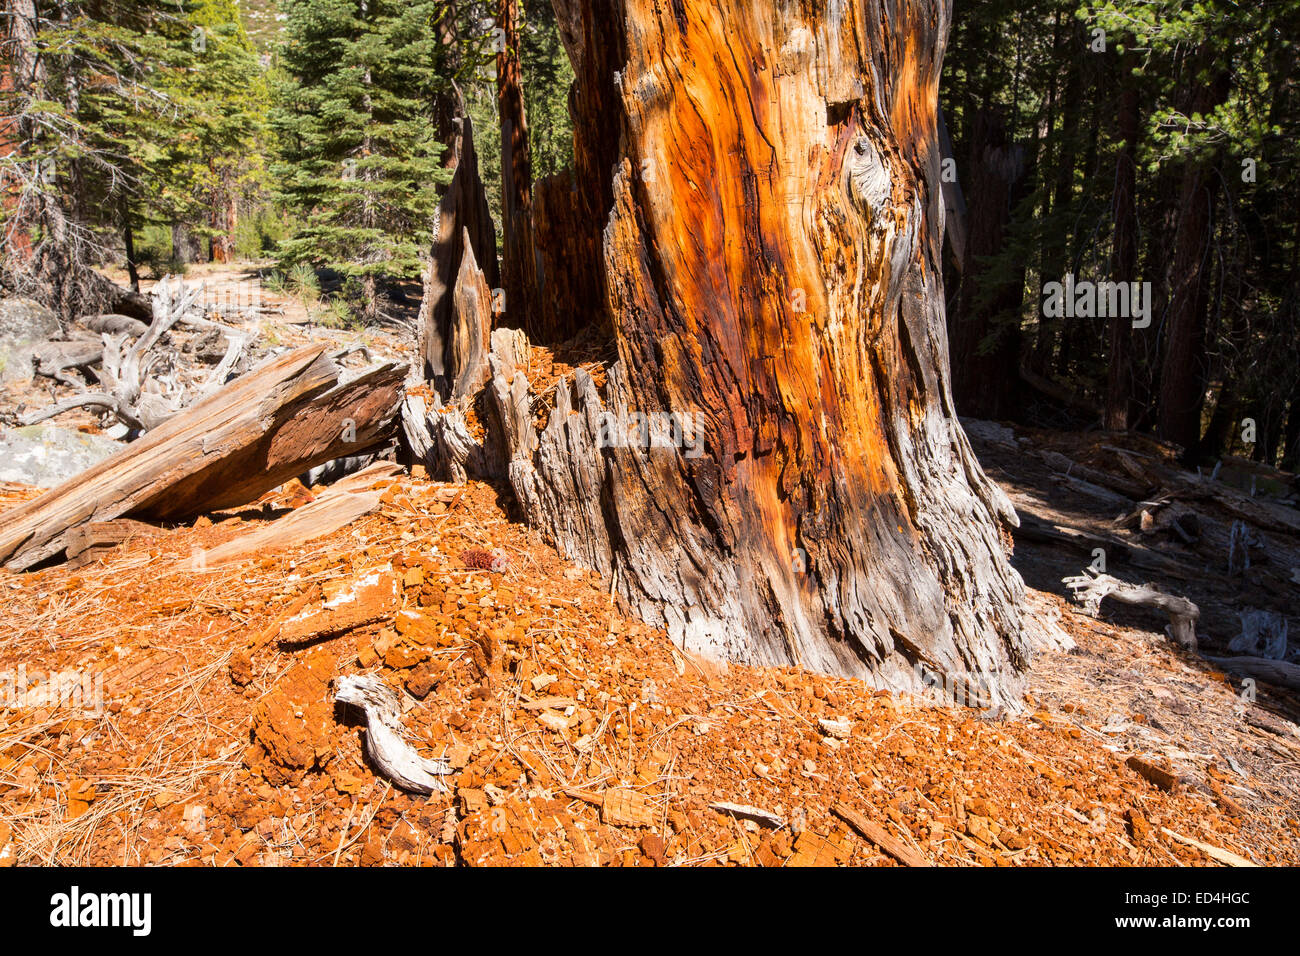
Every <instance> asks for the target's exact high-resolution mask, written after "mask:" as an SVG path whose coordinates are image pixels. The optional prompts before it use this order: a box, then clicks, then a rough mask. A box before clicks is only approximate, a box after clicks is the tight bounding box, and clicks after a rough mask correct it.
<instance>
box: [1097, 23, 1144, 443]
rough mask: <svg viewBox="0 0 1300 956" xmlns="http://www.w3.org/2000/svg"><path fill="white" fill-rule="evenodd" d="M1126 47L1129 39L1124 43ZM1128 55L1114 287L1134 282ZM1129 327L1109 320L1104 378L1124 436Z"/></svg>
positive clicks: (1134, 118) (1133, 138)
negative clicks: (1107, 358)
mask: <svg viewBox="0 0 1300 956" xmlns="http://www.w3.org/2000/svg"><path fill="white" fill-rule="evenodd" d="M1126 46H1127V47H1131V46H1132V37H1127V38H1126ZM1133 66H1134V62H1133V55H1132V54H1131V53H1126V54H1125V55H1124V58H1123V59H1122V61H1121V62H1120V95H1119V118H1118V124H1117V125H1118V133H1119V138H1120V141H1121V143H1122V144H1123V145H1121V146H1120V149H1119V155H1118V156H1117V157H1116V160H1115V199H1114V206H1113V210H1114V215H1113V218H1114V222H1115V232H1114V247H1113V249H1112V252H1111V274H1112V278H1113V279H1114V281H1116V282H1135V281H1137V228H1138V222H1137V138H1138V130H1139V126H1140V116H1139V109H1140V104H1139V96H1138V89H1137V78H1136V77H1135V76H1134V75H1133ZM1133 331H1134V330H1133V323H1132V321H1131V319H1129V318H1128V317H1126V316H1112V317H1111V319H1110V327H1109V329H1108V333H1109V338H1110V367H1109V369H1108V371H1107V376H1106V403H1105V411H1104V415H1105V425H1106V428H1108V429H1110V430H1111V431H1125V430H1127V429H1128V427H1129V424H1130V414H1131V411H1132V409H1131V405H1132V402H1133V352H1134V349H1133Z"/></svg>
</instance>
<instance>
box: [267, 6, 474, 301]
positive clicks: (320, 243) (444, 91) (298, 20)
mask: <svg viewBox="0 0 1300 956" xmlns="http://www.w3.org/2000/svg"><path fill="white" fill-rule="evenodd" d="M284 10H285V12H286V13H287V14H288V17H289V20H288V24H287V30H286V37H285V41H284V43H283V45H282V47H281V49H280V66H281V68H282V70H283V72H284V74H285V76H284V79H283V81H282V82H281V83H280V84H279V88H278V89H277V103H276V107H275V108H274V110H273V113H272V125H273V128H274V129H275V131H276V133H277V135H278V137H279V159H280V162H279V164H278V165H277V166H276V167H275V169H274V171H275V173H276V175H277V177H278V179H279V181H280V183H281V196H282V199H283V201H284V202H285V203H286V205H288V206H289V207H290V208H291V209H293V210H294V211H296V212H297V213H298V214H299V215H300V216H301V218H302V226H301V227H300V228H299V229H298V230H297V232H296V233H295V234H294V235H293V236H292V237H291V238H289V239H288V240H285V241H284V242H283V243H282V244H281V252H282V257H283V260H284V261H285V263H286V264H293V263H299V262H308V263H311V264H312V265H313V266H316V267H328V268H333V269H336V270H338V271H339V272H341V273H342V274H343V275H344V276H345V277H346V278H347V279H348V280H349V281H348V286H347V288H348V290H349V292H350V293H351V294H350V296H349V298H351V299H352V300H353V302H354V303H355V305H356V308H357V311H358V312H360V314H361V317H362V318H363V320H366V321H371V320H374V319H375V318H377V317H378V315H379V311H380V310H379V306H378V303H377V297H376V284H377V280H378V278H379V277H380V276H384V275H392V276H415V275H418V274H419V270H420V257H421V255H422V253H423V252H424V250H425V248H426V246H427V245H428V242H429V239H430V236H431V234H432V226H433V217H434V211H435V209H436V207H437V202H438V189H439V187H440V186H441V185H443V184H445V183H446V182H447V181H448V180H449V178H450V173H449V171H447V170H445V169H443V168H442V167H441V164H440V163H439V157H440V155H441V154H442V151H443V148H444V147H443V144H441V143H440V142H439V141H438V136H437V128H436V122H435V118H436V107H437V103H438V102H439V98H440V97H443V96H446V95H448V94H449V93H450V90H451V78H450V76H449V70H448V68H447V66H446V65H445V63H444V58H445V56H446V50H445V48H444V47H443V45H442V44H441V43H440V42H439V40H438V30H437V26H438V23H439V20H440V18H441V17H443V16H447V15H449V7H448V5H447V4H446V3H442V2H433V0H416V2H406V3H401V2H392V0H290V2H288V3H287V4H286V5H285V7H284Z"/></svg>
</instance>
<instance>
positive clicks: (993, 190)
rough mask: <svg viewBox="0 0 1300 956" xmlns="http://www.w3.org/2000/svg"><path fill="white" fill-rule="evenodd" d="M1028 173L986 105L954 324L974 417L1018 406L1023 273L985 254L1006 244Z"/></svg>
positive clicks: (974, 153) (1004, 414)
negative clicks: (997, 269)
mask: <svg viewBox="0 0 1300 956" xmlns="http://www.w3.org/2000/svg"><path fill="white" fill-rule="evenodd" d="M1025 173H1026V170H1025V162H1024V150H1023V149H1022V148H1020V147H1018V146H1016V145H1014V144H1013V143H1012V142H1011V141H1010V139H1009V138H1008V136H1007V128H1006V121H1005V120H1004V118H1003V117H1002V115H1001V113H1000V112H998V111H996V110H995V109H992V108H987V109H983V110H980V112H979V113H977V114H976V116H975V132H974V136H973V137H972V138H971V158H970V182H969V186H970V194H971V207H970V210H969V214H968V221H969V223H970V234H969V237H968V240H967V244H966V262H965V263H964V265H963V267H962V276H961V295H960V296H958V299H957V308H956V310H955V312H954V314H953V316H952V317H951V319H952V321H951V322H950V323H949V335H950V336H951V340H952V368H953V375H952V390H953V394H954V396H955V397H956V399H957V409H958V411H960V412H961V413H962V414H963V415H970V416H972V417H975V418H992V419H1004V418H1009V417H1011V416H1012V415H1013V414H1014V412H1015V409H1016V407H1017V391H1018V389H1017V386H1018V384H1019V376H1018V372H1019V369H1020V347H1021V334H1020V306H1021V303H1022V299H1023V296H1024V285H1025V283H1024V274H1023V272H1015V273H1013V274H1012V275H1010V276H1009V277H1006V278H1003V279H1001V280H1000V281H999V278H998V276H997V275H995V274H990V273H992V272H994V270H993V269H992V268H991V267H990V265H989V264H988V262H987V259H988V257H991V256H995V255H997V254H998V253H1000V252H1001V251H1002V249H1003V247H1004V245H1005V244H1006V239H1007V230H1008V227H1009V226H1010V224H1011V210H1012V207H1013V205H1014V204H1015V201H1016V199H1017V198H1018V196H1019V194H1020V192H1021V190H1022V187H1023V185H1024V182H1025Z"/></svg>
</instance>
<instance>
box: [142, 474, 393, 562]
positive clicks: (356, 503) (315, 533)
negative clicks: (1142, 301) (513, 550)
mask: <svg viewBox="0 0 1300 956" xmlns="http://www.w3.org/2000/svg"><path fill="white" fill-rule="evenodd" d="M400 471H401V469H400V468H399V467H398V466H397V465H394V464H392V463H391V462H379V463H377V464H374V465H371V466H370V467H369V468H367V469H365V470H364V471H360V472H357V474H355V475H350V476H349V477H347V478H344V479H342V480H341V481H339V482H338V483H337V484H335V485H334V486H333V487H331V488H330V489H329V490H328V491H326V492H325V493H324V494H323V495H321V496H320V497H319V498H317V499H316V500H315V501H312V502H310V503H308V504H305V505H303V506H302V507H300V508H295V509H294V510H293V511H291V512H289V514H287V515H284V516H283V517H281V518H277V519H275V520H274V521H272V522H270V523H269V524H268V525H267V526H266V527H264V528H258V529H257V530H255V531H253V532H251V533H249V534H243V535H240V536H239V537H238V538H235V539H233V540H231V541H226V542H224V543H222V544H219V545H217V546H216V547H215V548H211V549H209V550H206V551H202V552H200V553H199V554H198V555H197V557H196V565H197V567H196V568H195V570H212V569H215V568H219V567H222V566H223V565H227V564H231V563H233V562H235V561H240V560H243V559H244V558H248V557H252V556H254V555H258V556H260V555H263V554H267V553H268V552H271V551H278V550H281V549H283V548H289V547H293V546H295V545H299V544H302V543H304V542H307V541H311V540H313V539H315V538H322V537H324V536H325V535H327V534H332V533H334V532H335V531H337V530H338V529H339V528H342V527H344V526H346V525H348V524H351V523H352V522H353V521H355V520H356V519H357V518H360V517H361V516H362V515H367V514H369V513H370V512H372V511H374V510H375V509H376V508H378V507H379V503H380V502H379V499H380V497H381V496H382V495H383V491H382V490H375V491H370V490H367V489H368V487H369V486H370V485H373V484H374V483H375V482H376V481H379V480H380V479H381V478H391V477H393V476H394V475H396V474H398V473H399V472H400ZM146 527H147V526H146Z"/></svg>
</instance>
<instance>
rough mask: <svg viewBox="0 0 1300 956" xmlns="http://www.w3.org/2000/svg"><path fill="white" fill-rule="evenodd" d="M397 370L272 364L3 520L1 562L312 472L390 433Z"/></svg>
mask: <svg viewBox="0 0 1300 956" xmlns="http://www.w3.org/2000/svg"><path fill="white" fill-rule="evenodd" d="M405 373H406V367H405V366H404V365H397V364H389V365H381V366H377V367H375V368H373V369H370V370H368V371H366V372H364V373H362V374H361V375H359V376H358V377H356V378H354V379H352V380H351V381H348V382H344V383H340V382H339V374H340V372H339V369H338V367H337V366H336V365H335V364H334V362H333V361H332V360H331V359H330V358H329V356H328V355H326V354H325V347H324V346H311V347H308V348H304V349H299V350H296V351H293V352H290V353H288V354H286V355H283V356H280V357H279V358H276V359H274V360H273V361H271V362H269V363H267V364H265V365H262V366H261V367H260V368H257V369H254V370H253V371H252V372H250V373H249V374H247V375H245V376H243V377H242V378H239V379H236V380H235V381H233V382H231V383H230V384H229V385H226V386H225V387H224V388H222V389H220V390H219V391H217V392H215V393H214V394H212V395H211V396H209V397H207V398H205V399H203V400H202V401H200V402H198V403H197V404H195V405H193V406H191V407H190V408H188V409H186V410H184V411H183V412H181V413H179V414H177V415H176V416H174V417H172V418H170V419H168V420H167V421H165V422H163V423H162V424H161V425H159V426H158V427H157V428H155V429H153V430H151V431H149V432H147V433H146V434H145V435H144V436H143V437H142V438H140V439H139V440H138V441H136V442H134V443H132V444H131V445H129V446H128V447H126V448H124V449H123V450H122V451H120V452H118V453H117V454H116V455H114V456H112V457H111V458H107V459H105V460H104V461H102V462H100V463H99V464H98V465H96V466H94V467H93V468H90V469H89V470H87V471H85V472H83V473H82V474H80V475H77V476H76V477H75V478H73V479H71V480H69V481H66V482H64V483H63V484H62V485H60V486H58V487H57V488H53V489H51V490H50V491H48V492H46V493H45V494H44V495H42V496H41V497H39V498H36V499H35V500H33V501H30V502H27V503H25V504H23V505H20V506H19V507H17V508H15V509H13V510H12V511H9V512H7V513H6V514H4V515H0V561H3V562H5V564H6V566H7V567H8V568H10V569H11V570H26V569H28V568H31V567H32V566H33V565H36V564H39V563H40V562H42V561H44V560H46V559H48V558H51V557H53V556H54V555H57V554H59V553H60V552H62V551H64V550H65V549H66V548H67V545H68V535H69V532H70V531H71V530H72V529H74V528H76V527H79V526H81V525H83V524H86V523H87V522H92V521H108V520H110V519H113V518H118V517H124V516H130V517H136V518H141V519H145V520H154V521H158V520H178V519H182V518H187V517H191V516H193V515H197V514H201V513H203V512H206V511H216V510H220V509H222V508H230V507H234V506H236V505H242V504H246V503H248V502H249V501H252V500H254V499H256V498H257V497H258V496H259V495H261V494H263V493H264V492H267V491H269V490H270V489H272V488H275V487H277V486H278V485H281V484H283V483H284V482H286V481H288V480H289V479H290V478H292V477H294V476H295V475H299V474H302V473H303V472H304V471H306V470H307V469H309V468H312V467H314V466H316V465H320V464H323V463H324V462H327V461H330V460H332V459H334V458H339V457H342V456H344V455H349V454H358V453H360V452H363V451H365V450H367V449H369V448H371V447H373V446H375V445H377V444H379V443H381V442H383V441H385V440H386V439H387V438H388V437H389V436H390V435H391V434H392V432H393V430H394V427H395V415H396V411H397V408H398V406H399V404H400V402H401V398H402V381H403V376H404V375H405Z"/></svg>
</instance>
